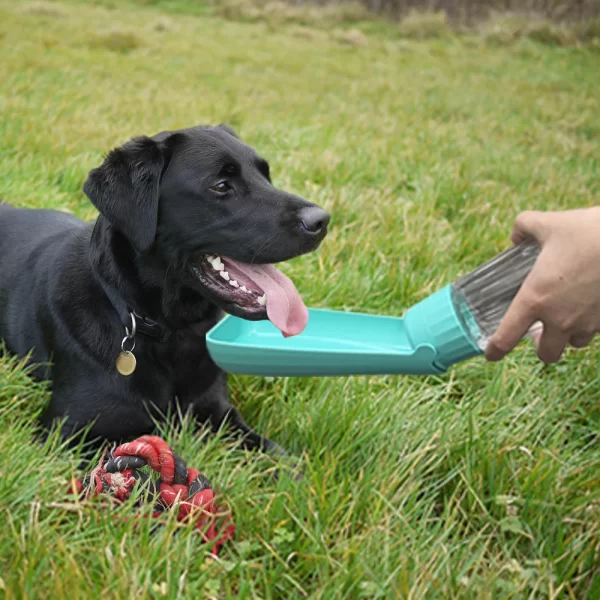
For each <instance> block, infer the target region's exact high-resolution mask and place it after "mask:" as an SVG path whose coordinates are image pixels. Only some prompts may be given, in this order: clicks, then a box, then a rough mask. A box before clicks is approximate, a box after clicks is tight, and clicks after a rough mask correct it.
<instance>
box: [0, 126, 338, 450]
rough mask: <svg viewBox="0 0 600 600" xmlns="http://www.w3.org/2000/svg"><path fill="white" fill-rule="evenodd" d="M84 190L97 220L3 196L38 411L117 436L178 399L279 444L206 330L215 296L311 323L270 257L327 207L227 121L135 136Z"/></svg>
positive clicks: (13, 330)
mask: <svg viewBox="0 0 600 600" xmlns="http://www.w3.org/2000/svg"><path fill="white" fill-rule="evenodd" d="M84 192H85V194H86V195H87V196H88V197H89V199H90V200H91V201H92V202H93V204H94V205H95V206H96V208H97V209H98V210H99V212H100V216H99V217H98V219H97V221H96V222H95V223H93V224H87V223H84V222H82V221H80V220H78V219H76V218H75V217H72V216H70V215H68V214H64V213H61V212H57V211H48V210H27V209H18V208H14V207H11V206H8V205H6V204H3V205H0V337H1V338H3V339H4V341H5V344H6V346H7V348H8V349H9V351H11V352H13V353H15V354H18V355H20V356H25V355H26V354H28V353H29V352H32V358H31V360H32V362H33V363H34V366H35V371H34V376H36V377H38V378H42V379H46V380H51V382H52V398H51V401H50V404H49V406H48V408H47V410H46V411H45V413H44V414H43V417H42V421H43V424H44V425H45V426H46V427H49V426H51V425H52V424H53V423H55V422H56V421H57V420H60V421H61V422H64V426H63V428H62V434H63V435H64V436H68V437H70V438H71V437H72V436H73V435H75V434H77V433H80V432H81V431H82V429H83V428H86V427H88V428H89V437H88V439H90V438H92V439H95V440H98V441H100V442H102V441H112V442H120V441H123V440H127V439H131V438H134V437H136V436H139V435H143V434H146V433H150V432H151V431H152V430H153V428H154V423H153V419H161V418H162V417H163V416H164V415H165V414H168V413H169V411H170V409H172V408H173V406H174V405H175V403H176V402H177V403H178V405H179V407H180V409H183V410H184V411H189V412H191V414H193V416H194V418H195V419H197V421H198V422H208V423H209V424H210V425H212V426H213V427H214V428H215V429H216V428H219V427H221V426H223V425H228V426H229V427H230V428H231V429H232V430H233V431H234V432H235V433H238V434H242V439H243V440H244V442H245V444H246V446H247V447H249V448H260V449H262V450H265V451H275V452H282V453H283V450H282V449H281V448H280V447H279V446H278V445H277V444H275V443H274V442H272V441H270V440H268V439H265V438H263V437H261V436H260V435H258V434H257V433H255V432H254V431H253V430H252V429H251V428H250V427H249V426H248V425H246V423H245V422H244V420H243V419H242V417H241V416H240V414H239V413H238V411H237V410H235V409H234V408H232V406H231V405H230V403H229V400H228V396H227V390H226V375H225V373H223V372H222V371H221V370H220V369H219V368H218V367H217V366H216V365H215V364H214V363H213V362H212V360H211V358H210V356H209V354H208V352H207V350H206V343H205V335H206V333H207V332H208V331H209V330H210V328H211V327H213V325H215V324H216V322H217V321H218V319H219V318H220V316H221V315H222V313H221V309H222V310H224V311H226V312H229V313H231V314H234V315H236V316H239V317H242V318H246V319H251V320H260V319H266V318H269V319H270V320H271V321H272V322H273V323H274V324H275V325H276V326H277V327H279V328H280V329H281V330H282V333H283V334H284V335H293V334H295V333H298V332H299V331H301V330H302V328H303V327H304V325H305V324H306V307H305V306H304V304H303V303H302V300H301V299H300V296H299V295H298V292H297V291H296V289H295V287H294V285H293V284H292V282H291V281H290V280H289V279H287V278H286V277H285V276H284V275H283V274H282V273H280V272H279V271H278V270H277V269H275V268H274V267H273V266H271V265H270V264H269V263H276V262H281V261H285V260H288V259H290V258H292V257H295V256H298V255H301V254H304V253H308V252H311V251H313V250H315V249H316V248H317V247H318V246H319V244H320V242H321V241H322V240H323V238H324V237H325V235H326V233H327V225H328V223H329V215H328V213H327V212H325V211H324V210H323V209H321V208H319V207H318V206H315V205H314V204H311V203H309V202H306V201H305V200H303V199H301V198H299V197H297V196H294V195H292V194H289V193H286V192H283V191H280V190H278V189H276V188H275V187H273V185H272V184H271V179H270V176H269V165H268V164H267V162H266V161H265V160H264V159H262V158H261V157H260V156H259V155H258V154H257V153H256V152H255V151H254V150H253V149H252V148H251V147H249V146H248V145H246V144H244V143H243V142H241V141H240V140H239V138H238V137H237V136H236V134H235V133H234V132H233V131H232V130H230V129H229V128H228V127H226V126H224V125H219V126H218V127H192V128H189V129H183V130H179V131H168V132H162V133H160V134H158V135H155V136H154V137H152V138H149V137H139V138H135V139H133V140H131V141H129V142H128V143H126V144H125V145H124V146H122V147H120V148H117V149H115V150H113V151H111V152H110V153H109V154H108V156H107V157H106V159H105V161H104V163H103V164H102V165H101V166H100V167H98V168H96V169H93V170H92V171H91V172H90V174H89V176H88V179H87V181H86V182H85V185H84ZM134 344H135V348H134V349H133V345H134ZM130 351H133V352H132V354H133V357H134V358H135V359H136V361H137V365H136V366H135V365H134V364H133V357H132V354H130ZM134 366H135V370H133V369H134ZM132 370H133V373H131V371H132Z"/></svg>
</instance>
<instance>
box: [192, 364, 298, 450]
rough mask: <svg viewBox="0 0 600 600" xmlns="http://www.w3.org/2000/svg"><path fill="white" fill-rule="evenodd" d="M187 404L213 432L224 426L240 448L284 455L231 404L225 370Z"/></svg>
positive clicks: (195, 415) (196, 417)
mask: <svg viewBox="0 0 600 600" xmlns="http://www.w3.org/2000/svg"><path fill="white" fill-rule="evenodd" d="M189 406H190V408H191V411H192V414H193V415H194V417H195V419H196V420H197V421H198V422H200V423H206V422H209V423H210V425H211V427H212V430H213V431H215V432H216V431H218V430H219V429H221V428H222V427H225V428H226V429H228V430H229V431H230V432H231V433H232V434H233V435H235V436H236V437H237V438H238V439H239V441H240V442H241V444H242V446H243V447H244V448H247V449H249V450H261V451H263V452H265V453H268V454H272V455H275V456H288V453H287V452H286V451H285V450H284V449H283V448H282V447H281V446H279V445H278V444H276V443H275V442H273V441H271V440H269V439H268V438H265V437H263V436H261V435H259V434H258V433H257V432H256V431H254V430H253V429H252V428H251V427H250V426H249V425H248V424H247V423H246V422H245V421H244V419H243V417H242V415H241V414H240V413H239V411H238V410H237V409H236V408H234V407H233V406H232V405H231V403H230V401H229V397H228V394H227V375H226V374H225V373H223V372H220V373H219V374H218V375H217V378H216V379H215V381H214V382H213V383H212V385H211V386H210V387H209V388H208V389H207V390H205V391H204V392H203V393H202V394H198V395H195V396H194V397H193V398H190V399H189Z"/></svg>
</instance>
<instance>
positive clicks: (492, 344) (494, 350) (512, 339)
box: [485, 288, 537, 361]
mask: <svg viewBox="0 0 600 600" xmlns="http://www.w3.org/2000/svg"><path fill="white" fill-rule="evenodd" d="M525 293H526V292H523V288H521V290H520V291H519V293H518V294H517V295H516V296H515V299H514V300H513V302H512V303H511V305H510V307H509V308H508V311H506V314H505V315H504V318H503V319H502V321H501V322H500V325H499V326H498V329H497V330H496V333H494V335H493V336H492V338H491V339H490V341H489V343H488V345H487V348H486V349H485V358H486V359H487V360H489V361H497V360H501V359H502V358H504V357H505V356H506V355H507V354H508V353H509V352H511V351H512V350H513V349H514V347H515V346H516V345H517V344H518V343H519V342H520V341H521V339H522V338H523V337H524V336H525V334H526V333H527V331H528V330H529V328H530V327H531V325H532V324H533V323H534V322H535V321H536V320H537V319H536V318H535V315H534V314H533V313H532V311H531V309H530V305H529V303H527V302H525V300H524V298H525Z"/></svg>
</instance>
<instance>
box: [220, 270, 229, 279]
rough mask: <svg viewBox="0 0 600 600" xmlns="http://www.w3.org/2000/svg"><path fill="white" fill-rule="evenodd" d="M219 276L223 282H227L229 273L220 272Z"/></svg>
mask: <svg viewBox="0 0 600 600" xmlns="http://www.w3.org/2000/svg"><path fill="white" fill-rule="evenodd" d="M219 275H220V276H221V277H222V278H223V279H224V280H225V281H229V273H228V272H227V271H220V272H219Z"/></svg>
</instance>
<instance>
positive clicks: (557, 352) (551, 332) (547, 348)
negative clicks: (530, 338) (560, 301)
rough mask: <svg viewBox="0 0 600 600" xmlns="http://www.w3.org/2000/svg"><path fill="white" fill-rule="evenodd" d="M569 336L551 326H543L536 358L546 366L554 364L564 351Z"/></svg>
mask: <svg viewBox="0 0 600 600" xmlns="http://www.w3.org/2000/svg"><path fill="white" fill-rule="evenodd" d="M568 342H569V336H568V335H567V334H565V333H563V332H562V331H561V330H560V329H558V328H556V327H554V326H552V325H544V332H543V333H542V336H541V337H540V341H539V343H538V345H537V355H538V358H539V359H540V360H541V361H543V362H545V363H546V364H550V363H555V362H558V361H559V360H560V357H561V356H562V355H563V352H564V351H565V346H566V345H567V343H568Z"/></svg>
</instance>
